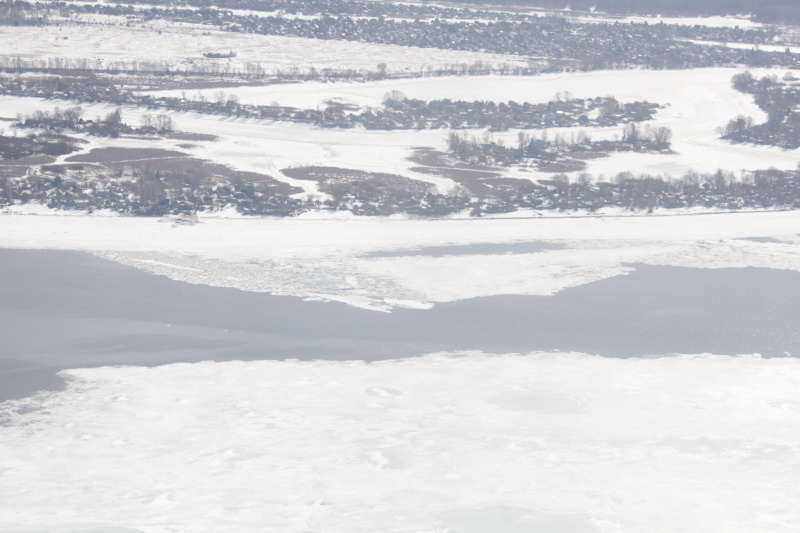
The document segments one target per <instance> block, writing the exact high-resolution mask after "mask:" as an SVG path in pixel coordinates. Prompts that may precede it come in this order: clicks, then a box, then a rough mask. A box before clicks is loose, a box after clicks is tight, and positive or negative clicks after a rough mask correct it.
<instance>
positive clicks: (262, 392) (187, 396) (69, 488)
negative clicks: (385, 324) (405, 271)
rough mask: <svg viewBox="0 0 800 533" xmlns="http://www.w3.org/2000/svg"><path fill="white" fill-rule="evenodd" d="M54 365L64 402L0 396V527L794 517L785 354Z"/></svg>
mask: <svg viewBox="0 0 800 533" xmlns="http://www.w3.org/2000/svg"><path fill="white" fill-rule="evenodd" d="M265 350H266V348H265ZM66 375H67V376H69V377H70V378H71V380H72V381H71V384H70V386H69V388H68V390H66V391H65V392H62V393H47V394H44V395H41V396H40V397H37V398H33V399H29V400H24V401H19V402H8V403H6V404H3V405H2V407H0V415H5V417H6V420H7V421H6V425H4V426H2V427H0V450H2V453H0V473H2V475H1V476H0V501H2V502H3V503H2V509H3V512H2V513H0V530H2V531H6V532H9V533H10V532H15V533H23V532H24V533H33V532H37V533H44V532H48V533H50V532H53V533H55V532H73V533H76V532H81V533H89V532H91V533H112V532H113V533H137V532H144V533H168V532H169V533H174V532H187V533H189V532H191V533H195V532H197V533H199V532H212V531H213V532H218V533H228V532H230V533H241V532H243V531H264V532H267V531H269V532H273V531H281V532H311V531H318V532H325V533H335V532H341V533H359V532H363V533H373V532H377V531H381V532H387V533H388V532H408V533H422V532H426V533H497V532H502V533H522V532H530V531H542V532H548V533H556V532H561V533H593V532H609V533H610V532H613V533H624V532H631V533H640V532H642V531H647V532H652V533H676V532H699V531H704V532H705V531H725V532H727V533H753V532H765V533H767V532H768V533H781V532H786V533H789V532H796V531H798V529H800V507H798V506H797V501H798V499H800V486H798V483H797V471H798V469H799V468H800V446H798V441H800V429H799V428H798V425H797V419H798V417H800V392H799V391H800V388H798V383H800V361H798V360H797V359H761V358H759V357H754V356H741V357H727V356H711V355H698V356H683V357H670V358H661V359H627V360H620V359H604V358H598V357H594V356H588V355H583V354H575V353H558V354H548V353H537V354H531V355H529V356H514V355H506V356H495V355H486V354H478V353H467V354H438V355H430V356H426V357H423V358H416V359H406V360H394V361H388V362H383V363H370V364H364V363H360V362H322V361H319V362H297V361H259V362H248V363H243V362H228V363H214V362H206V363H197V364H178V365H170V366H163V367H158V368H130V367H128V368H126V367H119V368H96V369H81V370H72V371H68V372H66ZM18 411H19V413H17V412H18Z"/></svg>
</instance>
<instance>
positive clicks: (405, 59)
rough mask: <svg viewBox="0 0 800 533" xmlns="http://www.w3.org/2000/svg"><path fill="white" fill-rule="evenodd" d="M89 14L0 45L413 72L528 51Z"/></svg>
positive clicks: (107, 59) (96, 57) (14, 35)
mask: <svg viewBox="0 0 800 533" xmlns="http://www.w3.org/2000/svg"><path fill="white" fill-rule="evenodd" d="M101 21H102V23H101ZM91 22H92V23H91V24H73V23H66V24H64V25H62V26H20V27H10V26H0V50H2V52H1V53H2V55H5V56H10V57H20V58H23V59H34V58H35V59H47V58H71V59H87V60H89V61H91V62H92V63H91V66H93V67H94V66H106V67H107V66H110V65H111V64H113V63H114V62H120V61H123V62H125V63H128V64H131V63H150V62H167V63H170V64H171V65H173V68H176V69H178V70H195V69H197V68H198V67H202V66H204V65H220V66H222V67H229V68H230V69H231V70H234V71H235V70H237V69H241V68H242V67H243V66H244V64H246V63H247V64H253V65H259V66H260V67H261V68H262V69H264V70H265V71H266V72H273V71H275V70H282V71H289V70H291V69H293V68H299V69H300V70H301V71H306V70H308V69H309V68H311V67H314V68H316V69H318V70H322V69H326V68H331V69H356V70H362V71H363V70H370V71H377V69H378V64H379V63H385V64H386V69H387V71H388V72H414V73H416V72H420V71H422V72H424V71H426V70H428V68H438V67H443V66H453V65H463V64H467V65H470V64H472V63H475V62H476V61H481V62H484V63H488V64H492V65H500V64H503V63H505V64H515V63H518V64H523V65H525V64H527V59H526V58H523V57H519V56H509V55H501V54H489V53H481V52H461V51H456V50H438V49H434V48H414V47H408V46H394V45H383V44H368V43H359V42H349V41H334V40H331V41H323V40H318V39H303V38H299V37H280V36H271V35H256V34H244V33H235V32H224V31H219V30H215V29H214V28H212V27H210V26H200V25H188V24H178V23H165V22H163V21H155V22H148V23H145V24H137V23H133V24H132V25H131V26H130V27H128V26H126V24H128V21H127V20H126V19H125V18H124V17H102V18H100V19H97V20H94V19H92V21H91ZM229 50H232V51H235V52H236V54H237V55H236V57H235V58H232V59H206V58H204V57H203V54H204V53H208V52H223V53H224V52H228V51H229ZM95 62H100V64H99V65H95Z"/></svg>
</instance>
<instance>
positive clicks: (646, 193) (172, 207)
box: [0, 170, 800, 216]
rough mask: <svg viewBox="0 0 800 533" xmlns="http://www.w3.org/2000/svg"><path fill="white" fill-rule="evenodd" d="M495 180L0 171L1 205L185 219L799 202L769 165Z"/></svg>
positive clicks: (793, 188) (797, 186)
mask: <svg viewBox="0 0 800 533" xmlns="http://www.w3.org/2000/svg"><path fill="white" fill-rule="evenodd" d="M501 182H502V185H503V187H496V188H494V189H491V190H493V191H495V192H492V193H489V194H475V193H474V192H473V191H472V190H470V189H469V188H468V187H469V186H470V183H469V182H465V185H462V186H460V187H459V188H458V190H457V191H455V192H454V193H453V194H449V195H443V194H438V193H436V192H434V191H433V190H431V189H429V188H427V187H420V186H419V185H420V184H419V183H416V184H413V186H411V185H410V184H408V183H404V182H402V181H401V182H397V183H395V184H391V183H387V182H386V181H385V180H381V179H379V178H369V177H367V178H366V179H363V180H362V179H360V180H353V181H350V182H348V183H347V184H346V185H345V186H333V187H328V188H327V189H326V190H328V192H329V193H330V194H329V197H328V199H326V200H314V199H301V198H298V196H299V195H297V194H291V193H292V191H288V190H286V189H285V187H284V188H280V187H277V186H269V185H267V186H259V184H253V183H246V182H235V181H234V182H227V183H215V184H214V183H206V184H194V185H192V186H189V185H188V183H181V180H179V179H178V180H167V179H164V178H163V177H159V176H158V174H149V175H139V176H132V177H131V176H127V177H124V178H122V179H105V180H97V179H92V178H81V177H69V175H61V174H34V175H29V176H27V177H25V178H22V179H11V178H2V177H0V207H4V206H9V205H14V204H25V203H39V204H44V205H47V206H48V207H50V208H53V209H64V210H86V211H92V210H97V209H107V210H111V211H115V212H118V213H120V214H127V215H134V216H164V215H169V214H173V215H191V214H196V213H198V212H203V211H214V210H221V209H227V208H231V207H232V208H235V209H237V210H238V211H240V212H241V213H243V214H246V215H256V216H294V215H298V214H300V213H303V212H306V211H350V212H352V213H354V214H356V215H363V216H375V215H391V214H396V213H406V214H409V215H416V216H447V215H450V214H454V213H460V212H464V211H469V212H470V213H471V214H472V215H473V216H480V215H482V214H488V213H501V212H513V211H516V210H518V209H522V208H535V209H542V210H577V209H580V210H587V211H593V210H596V209H600V208H602V207H608V206H615V207H622V208H626V209H632V210H644V211H646V210H653V209H657V208H665V209H670V208H679V207H693V206H699V207H707V208H711V207H719V208H724V209H741V208H784V209H797V208H800V175H798V173H797V172H781V171H776V170H768V171H761V172H754V173H752V174H750V175H749V176H747V177H745V179H743V180H742V179H734V177H733V176H732V175H728V174H726V173H724V172H721V171H720V172H717V173H716V174H709V175H697V174H688V175H686V176H683V177H681V178H676V179H663V178H660V177H650V176H634V175H632V174H630V173H622V174H620V175H618V176H617V177H616V178H614V179H613V180H611V181H610V182H597V181H595V180H594V179H593V178H592V177H591V176H588V175H586V174H583V175H579V176H578V177H577V178H572V179H570V178H569V177H568V176H567V175H566V174H557V175H554V176H553V178H552V179H550V180H544V181H539V182H538V183H534V182H531V181H529V180H521V179H505V180H500V181H498V182H497V183H501ZM489 183H491V182H489ZM321 188H323V189H324V188H325V187H324V186H323V187H321ZM476 190H477V189H476Z"/></svg>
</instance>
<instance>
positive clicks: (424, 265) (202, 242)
mask: <svg viewBox="0 0 800 533" xmlns="http://www.w3.org/2000/svg"><path fill="white" fill-rule="evenodd" d="M201 220H202V221H201V222H200V223H199V224H195V225H192V226H184V225H173V224H171V223H169V221H166V222H165V221H158V220H155V219H148V218H132V217H97V216H42V215H36V216H21V215H10V216H0V247H5V248H43V249H62V250H83V251H87V252H91V253H95V254H97V255H99V256H101V257H104V258H107V259H112V260H114V261H118V262H120V263H123V264H126V265H130V266H134V267H136V268H141V269H143V270H146V271H148V272H151V273H154V274H159V275H164V276H168V277H170V278H172V279H176V280H181V281H186V282H190V283H198V284H205V285H212V286H222V287H231V288H237V289H242V290H248V291H254V292H267V293H272V294H282V295H292V296H299V297H304V298H317V299H325V300H335V301H343V302H347V303H349V304H352V305H355V306H359V307H364V308H371V309H381V310H388V309H391V308H393V307H430V306H431V305H434V304H435V303H437V302H450V301H456V300H461V299H466V298H475V297H481V296H494V295H503V294H521V295H551V294H554V293H557V292H559V291H561V290H564V289H567V288H570V287H576V286H580V285H583V284H585V283H590V282H593V281H598V280H602V279H606V278H609V277H612V276H618V275H622V274H625V273H627V272H629V271H630V268H631V267H630V264H633V263H645V264H650V265H666V266H684V267H696V268H726V267H736V268H741V267H768V268H782V269H791V270H800V246H798V245H800V211H788V212H747V213H733V214H708V215H688V214H687V215H677V216H640V217H611V216H609V217H595V218H587V217H574V218H569V217H562V218H552V219H534V218H520V219H438V220H402V219H391V218H379V217H374V218H368V217H365V218H350V219H340V220H336V219H327V220H326V219H309V218H300V219H297V218H292V219H272V218H259V219H256V218H241V217H239V218H229V219H222V218H220V219H214V218H204V219H201ZM515 243H516V244H519V243H544V244H545V245H547V246H549V247H547V246H546V247H544V248H543V249H541V250H540V251H530V250H529V251H525V250H520V251H519V252H518V253H503V251H502V249H500V251H496V252H492V251H491V250H488V251H487V250H485V249H481V248H480V247H479V246H474V247H470V245H481V244H504V245H514V244H515ZM448 245H458V246H461V247H462V248H460V249H459V254H460V255H448V253H447V251H446V250H445V251H444V252H443V251H442V250H439V253H438V255H437V254H432V253H428V252H426V251H425V250H424V248H425V247H432V246H434V247H442V246H448ZM465 246H466V248H464V247H465ZM420 249H422V250H420ZM410 250H420V251H419V253H418V255H402V256H395V257H385V256H384V257H374V256H370V255H369V254H370V253H371V252H375V251H406V252H408V251H410Z"/></svg>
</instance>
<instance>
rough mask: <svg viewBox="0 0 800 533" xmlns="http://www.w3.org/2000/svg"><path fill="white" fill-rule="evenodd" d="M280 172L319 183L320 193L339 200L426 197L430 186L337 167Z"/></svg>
mask: <svg viewBox="0 0 800 533" xmlns="http://www.w3.org/2000/svg"><path fill="white" fill-rule="evenodd" d="M281 173H282V174H284V175H285V176H288V177H290V178H294V179H299V180H308V181H316V182H318V183H319V190H320V191H322V192H325V193H328V194H330V195H332V196H333V197H335V198H340V197H343V196H345V195H348V194H350V195H356V196H358V195H361V196H366V197H369V198H375V197H385V196H398V197H406V196H410V195H414V194H425V193H427V192H428V191H429V190H430V187H431V186H430V184H429V183H425V182H422V181H418V180H413V179H409V178H406V177H403V176H399V175H397V174H388V173H385V172H367V171H365V170H356V169H350V168H338V167H316V166H309V167H296V168H285V169H283V170H281Z"/></svg>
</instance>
